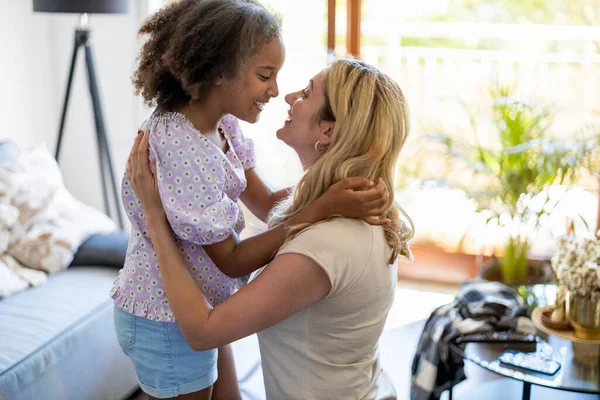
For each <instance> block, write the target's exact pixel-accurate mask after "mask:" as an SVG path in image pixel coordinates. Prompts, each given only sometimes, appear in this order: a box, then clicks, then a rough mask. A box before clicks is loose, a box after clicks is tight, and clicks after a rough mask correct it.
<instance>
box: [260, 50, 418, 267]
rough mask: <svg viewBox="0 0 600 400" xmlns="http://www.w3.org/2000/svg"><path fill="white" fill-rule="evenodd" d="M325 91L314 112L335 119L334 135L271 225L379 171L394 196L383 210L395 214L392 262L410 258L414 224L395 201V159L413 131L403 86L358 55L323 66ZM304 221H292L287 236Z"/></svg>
mask: <svg viewBox="0 0 600 400" xmlns="http://www.w3.org/2000/svg"><path fill="white" fill-rule="evenodd" d="M324 92H325V93H324V95H325V104H324V106H323V107H322V108H321V110H320V111H319V114H318V115H317V116H316V117H317V120H318V121H335V127H334V132H333V135H332V138H333V140H332V142H331V144H330V145H329V148H328V150H327V151H326V152H325V153H323V155H322V156H321V157H319V159H318V160H317V161H316V162H315V163H314V164H313V165H311V166H310V167H309V168H308V169H307V170H306V171H305V173H304V175H303V176H302V178H301V179H300V181H299V182H298V185H297V186H296V188H295V190H294V192H293V193H292V194H290V196H289V197H288V198H287V199H285V200H283V201H282V202H281V203H280V204H278V205H277V206H276V207H275V208H274V210H273V212H272V213H271V216H270V220H269V225H271V226H273V225H277V224H279V223H282V222H284V221H286V220H287V219H289V218H290V217H292V216H294V215H295V214H297V213H298V212H300V211H301V210H302V209H303V208H304V207H306V206H307V205H309V204H310V203H312V202H313V201H314V200H316V199H317V198H318V197H319V196H321V195H322V194H323V193H325V191H326V190H327V188H329V186H331V185H332V184H334V183H336V182H338V181H340V180H342V179H344V178H347V177H356V176H364V177H367V178H369V179H371V180H372V181H375V180H376V179H377V178H378V177H381V178H382V179H383V181H384V182H385V184H386V185H387V187H388V189H389V191H390V197H391V200H392V206H391V207H390V209H389V210H387V211H386V212H385V213H384V215H383V217H384V218H389V219H390V220H391V223H389V224H387V225H385V226H384V231H385V238H386V241H387V243H388V244H389V246H390V247H391V249H392V258H391V260H390V263H392V262H394V260H395V259H396V258H397V257H398V255H402V256H404V257H406V258H409V259H410V258H411V253H410V250H409V249H408V243H407V242H408V241H409V240H410V239H411V238H412V236H413V232H414V225H413V223H412V220H411V219H410V217H409V216H408V215H407V214H406V213H405V212H404V210H402V208H401V207H399V206H398V205H397V204H396V203H394V202H393V200H394V191H393V187H394V171H395V165H396V161H397V159H398V155H399V153H400V150H401V149H402V146H403V145H404V142H405V141H406V137H407V136H408V132H409V119H410V116H409V109H408V104H407V103H406V99H405V98H404V94H403V93H402V90H401V89H400V87H399V86H398V84H397V83H396V82H394V81H393V80H392V79H391V78H389V77H388V76H386V75H385V74H383V73H381V72H380V71H379V70H377V69H376V68H374V67H372V66H370V65H368V64H365V63H364V62H361V61H358V60H354V59H340V60H336V61H334V62H333V64H332V65H330V66H329V67H328V68H327V69H326V70H325V72H324ZM401 214H403V215H404V217H405V218H406V221H404V220H402V218H401ZM407 222H408V224H409V225H410V227H409V226H408V225H407ZM306 227H307V226H306V225H304V226H302V227H293V228H292V229H291V232H290V235H289V237H288V240H289V239H290V238H291V237H293V236H295V235H296V234H297V233H299V231H301V230H302V229H304V228H306Z"/></svg>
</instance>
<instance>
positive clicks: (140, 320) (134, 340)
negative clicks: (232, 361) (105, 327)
mask: <svg viewBox="0 0 600 400" xmlns="http://www.w3.org/2000/svg"><path fill="white" fill-rule="evenodd" d="M114 319H115V330H116V332H117V340H118V341H119V344H120V345H121V348H122V349H123V352H124V353H125V354H126V355H127V356H128V357H129V358H130V359H131V361H132V362H133V367H134V368H135V372H136V373H137V377H138V381H139V383H140V387H141V388H142V390H143V391H144V392H145V393H147V394H149V395H150V396H153V397H156V398H161V399H162V398H168V397H177V396H179V395H182V394H188V393H193V392H198V391H200V390H202V389H206V388H207V387H209V386H211V385H213V384H214V383H215V381H216V380H217V376H218V375H217V374H218V373H217V352H218V350H217V349H212V350H207V351H194V350H192V348H191V347H190V346H189V345H188V344H187V342H186V341H185V339H184V338H183V335H182V334H181V331H180V330H179V326H178V325H177V324H176V323H175V322H160V321H151V320H149V319H147V318H144V317H138V316H136V315H133V314H130V313H128V312H126V311H123V310H122V309H121V308H119V307H117V306H115V308H114Z"/></svg>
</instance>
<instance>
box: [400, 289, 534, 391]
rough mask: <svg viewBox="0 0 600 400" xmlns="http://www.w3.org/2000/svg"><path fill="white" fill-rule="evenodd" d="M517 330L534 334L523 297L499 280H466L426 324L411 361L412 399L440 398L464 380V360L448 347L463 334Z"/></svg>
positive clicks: (434, 312)
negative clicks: (452, 297)
mask: <svg viewBox="0 0 600 400" xmlns="http://www.w3.org/2000/svg"><path fill="white" fill-rule="evenodd" d="M492 330H495V331H502V330H515V331H518V332H524V333H535V328H534V327H533V324H532V323H531V320H530V319H529V318H528V317H527V309H526V307H523V300H522V299H521V297H520V296H519V295H518V294H517V293H516V292H515V291H514V290H512V289H511V288H509V287H508V286H506V285H504V284H501V283H498V282H488V281H472V282H466V283H463V284H462V285H461V287H460V292H459V294H458V295H457V296H456V298H455V299H454V301H452V302H451V303H449V304H446V305H443V306H441V307H439V308H437V309H436V310H435V311H433V313H432V314H431V316H430V317H429V320H428V321H427V323H426V324H425V328H424V329H423V332H422V333H421V338H420V340H419V345H418V347H417V352H416V354H415V357H414V359H413V363H412V376H411V391H410V392H411V393H410V398H411V399H412V400H434V399H439V398H440V396H441V394H442V392H443V391H445V390H447V389H449V388H451V387H452V386H454V385H456V384H457V383H459V382H461V381H462V380H464V379H465V373H464V369H463V367H464V362H463V360H462V359H461V358H460V357H458V356H457V355H455V354H453V353H452V352H451V351H450V349H449V344H450V343H451V342H452V341H454V340H455V339H456V338H458V337H459V336H460V335H463V334H466V333H473V332H485V331H492Z"/></svg>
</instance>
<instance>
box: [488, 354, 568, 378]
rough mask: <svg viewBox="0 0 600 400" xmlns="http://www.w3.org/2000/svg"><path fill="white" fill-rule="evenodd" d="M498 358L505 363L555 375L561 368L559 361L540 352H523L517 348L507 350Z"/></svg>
mask: <svg viewBox="0 0 600 400" xmlns="http://www.w3.org/2000/svg"><path fill="white" fill-rule="evenodd" d="M498 360H500V362H501V363H503V364H507V365H511V366H513V367H518V368H522V369H526V370H528V371H533V372H539V373H542V374H546V375H554V374H555V373H556V372H557V371H558V370H559V369H560V363H559V362H558V361H555V360H552V359H550V358H546V357H544V356H542V355H540V354H538V353H522V352H520V351H516V350H506V351H505V352H504V353H502V355H501V356H500V357H499V358H498Z"/></svg>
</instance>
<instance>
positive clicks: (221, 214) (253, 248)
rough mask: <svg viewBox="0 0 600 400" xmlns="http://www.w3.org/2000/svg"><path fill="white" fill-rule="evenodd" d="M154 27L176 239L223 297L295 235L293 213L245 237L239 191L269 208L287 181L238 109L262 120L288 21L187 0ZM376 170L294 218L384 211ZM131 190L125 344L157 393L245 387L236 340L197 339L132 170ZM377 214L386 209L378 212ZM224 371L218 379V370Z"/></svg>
mask: <svg viewBox="0 0 600 400" xmlns="http://www.w3.org/2000/svg"><path fill="white" fill-rule="evenodd" d="M140 33H141V34H144V35H147V36H148V41H147V42H146V43H145V44H144V46H143V48H142V51H141V55H140V60H139V66H138V69H137V70H136V72H135V75H134V83H135V87H136V90H137V92H138V94H141V95H142V97H143V98H144V100H145V101H146V103H148V105H151V106H155V107H156V110H155V112H154V113H153V115H152V116H151V117H150V118H149V119H148V120H147V121H145V122H144V123H143V124H142V126H141V131H142V132H145V135H146V136H147V137H148V139H149V147H150V151H149V153H150V154H149V157H150V158H151V159H152V160H156V171H155V172H156V176H157V184H158V188H159V191H160V195H161V198H162V199H163V204H164V206H165V215H166V217H167V220H168V222H169V224H170V229H172V231H173V233H174V234H175V236H176V242H175V243H176V246H177V249H178V251H179V252H180V254H181V256H182V257H183V260H184V263H185V267H186V269H187V270H188V271H189V274H190V276H191V277H192V279H193V282H194V285H195V287H196V288H199V290H201V292H202V293H204V294H205V296H206V299H207V300H208V302H209V303H210V304H211V305H212V306H216V305H218V304H220V303H222V302H223V301H224V300H225V299H226V298H228V297H229V296H230V295H231V294H232V293H233V292H234V291H235V290H236V289H237V288H238V286H239V285H240V280H239V279H238V278H240V277H243V276H245V275H247V274H248V273H250V272H252V271H254V270H256V269H257V268H259V267H262V266H263V265H265V264H266V263H267V262H268V261H269V260H270V259H271V258H272V255H273V254H274V253H275V251H276V250H277V249H278V248H279V246H281V244H282V243H283V240H284V225H283V224H281V225H279V226H276V227H273V228H272V229H270V230H268V231H266V232H264V233H262V234H261V235H258V236H257V237H253V238H250V239H247V240H244V241H239V240H238V238H237V234H239V233H240V232H241V230H242V229H243V226H244V220H243V215H242V213H241V212H240V209H239V208H238V205H237V203H236V201H237V200H238V198H240V199H241V200H242V201H244V202H245V203H246V204H247V205H248V207H249V208H250V210H251V211H252V212H253V213H255V214H256V215H257V216H259V217H261V218H263V219H264V218H266V216H267V214H268V213H269V211H270V210H271V208H272V207H273V205H274V204H275V203H276V202H277V201H279V200H280V199H282V198H283V197H284V196H285V195H286V193H287V192H286V191H285V190H282V191H279V192H272V191H271V190H270V189H269V188H268V187H267V186H266V185H265V184H264V183H263V181H262V180H261V179H260V178H259V176H258V175H257V174H256V172H255V171H254V152H253V146H252V142H251V141H250V140H248V139H246V138H244V136H243V135H242V133H241V130H240V129H239V126H238V123H237V119H242V120H244V121H248V122H251V123H253V122H256V121H257V120H258V118H259V115H260V112H261V110H262V109H263V107H264V106H265V104H266V103H268V101H269V100H270V99H271V98H273V97H276V96H277V95H278V87H277V82H276V78H277V74H278V71H279V70H280V68H281V67H282V64H283V62H284V48H283V44H282V42H281V39H280V21H279V19H278V18H276V17H275V16H273V15H272V14H270V13H269V12H268V11H267V10H266V9H265V8H264V7H262V6H261V5H260V4H259V3H257V2H255V1H253V0H184V1H180V2H177V3H175V4H173V5H171V6H169V7H167V8H165V9H163V10H161V11H159V12H158V13H157V14H155V15H154V16H153V17H151V18H150V19H149V20H148V21H147V22H145V23H144V24H143V25H142V27H141V28H140ZM368 185H369V181H368V179H366V178H357V179H354V180H346V181H344V182H341V183H340V184H339V185H337V186H335V187H332V189H331V190H329V191H328V192H327V193H324V194H323V196H322V197H320V198H319V199H318V200H316V201H315V202H313V204H311V205H310V206H309V207H307V208H306V209H305V210H303V211H302V212H301V213H299V214H298V215H296V216H295V217H294V218H292V219H291V220H290V221H288V223H307V222H312V221H318V220H321V219H323V218H326V217H328V216H329V215H331V214H342V215H346V216H350V217H366V218H369V217H370V216H376V215H379V214H380V213H381V212H382V210H383V206H384V205H385V203H386V200H387V191H386V187H385V185H383V184H380V185H379V186H377V187H374V188H372V189H371V190H366V191H360V192H359V191H356V192H355V191H353V190H352V189H355V188H356V189H358V188H361V187H363V186H368ZM122 198H123V203H124V205H125V208H126V211H127V213H128V216H129V219H130V221H131V224H132V232H131V239H130V242H129V247H128V253H127V258H126V262H125V265H124V267H123V269H122V270H121V272H120V275H119V278H118V279H117V281H116V282H115V284H114V286H113V289H112V291H111V296H112V298H113V299H114V301H115V306H116V307H115V327H116V331H117V338H118V340H119V343H120V344H121V346H122V348H123V351H124V352H125V354H127V355H128V356H129V357H130V358H131V360H132V362H133V365H134V367H135V369H136V372H137V375H138V379H139V382H140V386H141V388H142V389H143V390H144V392H146V393H148V394H149V395H150V397H151V398H172V397H177V396H179V395H187V396H185V397H184V398H190V399H192V398H194V399H208V398H210V397H211V392H212V386H213V384H215V381H216V382H217V383H216V384H215V388H214V392H215V396H214V397H220V398H224V399H228V400H229V399H235V398H238V397H239V391H238V388H237V380H236V378H235V370H234V368H233V361H232V357H231V353H230V350H229V349H228V348H227V347H222V348H221V349H219V357H218V363H217V351H216V350H208V349H207V350H206V351H200V352H197V351H194V350H192V348H190V346H189V345H188V344H187V343H186V341H185V340H184V338H183V336H182V334H181V331H180V328H181V327H180V326H179V325H178V324H177V323H175V317H174V315H173V311H172V309H171V304H170V302H169V300H168V299H167V297H166V293H165V288H164V286H163V282H162V280H161V277H160V273H159V269H158V262H157V258H156V255H155V246H156V244H157V243H156V241H155V240H152V241H151V238H150V235H149V232H148V220H147V218H146V216H145V213H144V211H143V210H142V208H141V205H140V201H139V200H138V199H137V197H136V196H135V193H134V192H133V191H132V190H131V187H130V181H129V179H128V178H127V177H125V178H124V179H123V184H122ZM370 222H372V223H382V220H379V219H374V218H373V219H371V220H370ZM218 375H220V376H221V378H220V379H219V380H218V381H217V376H218Z"/></svg>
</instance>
